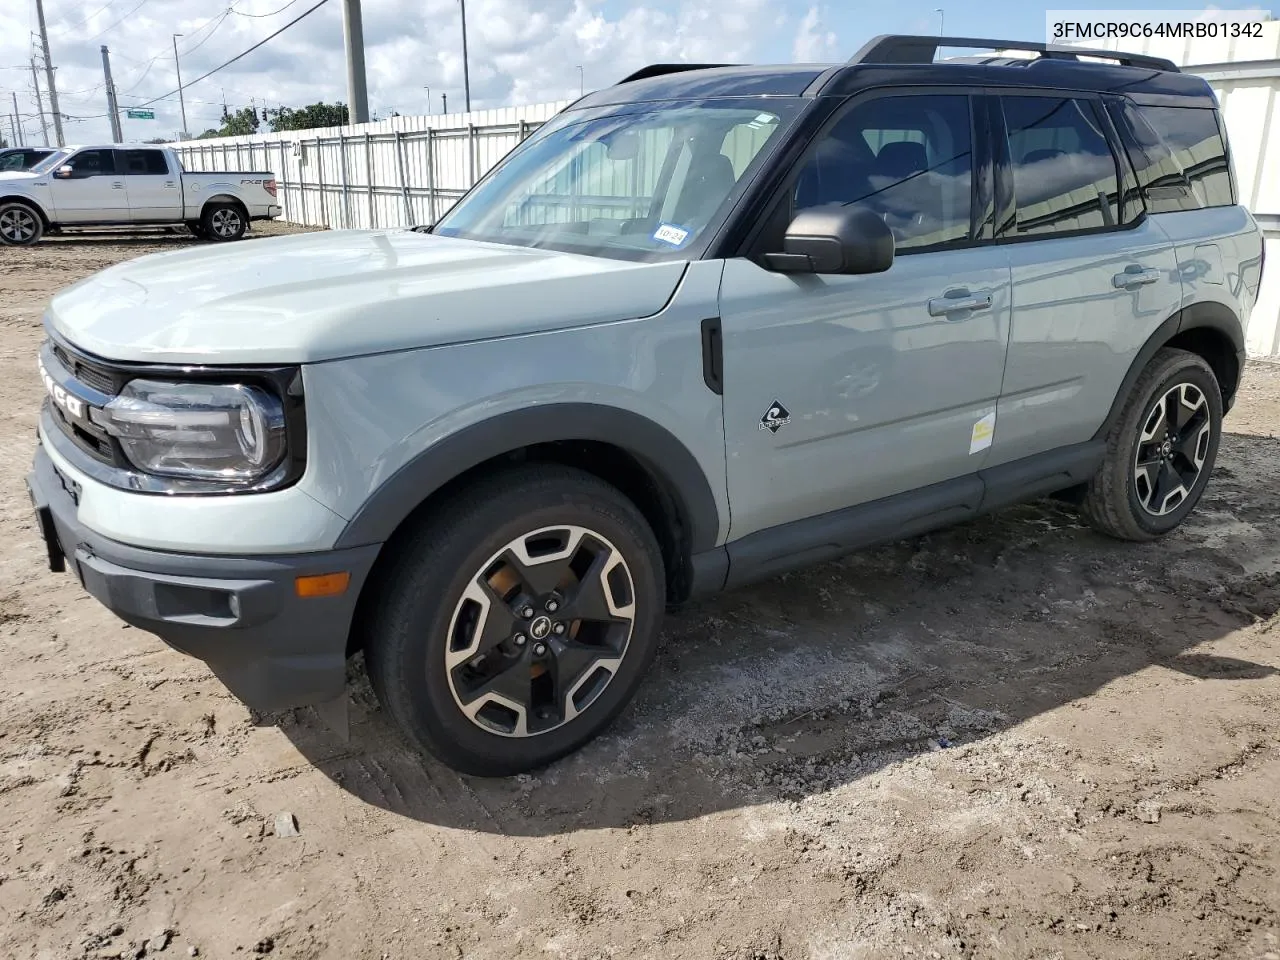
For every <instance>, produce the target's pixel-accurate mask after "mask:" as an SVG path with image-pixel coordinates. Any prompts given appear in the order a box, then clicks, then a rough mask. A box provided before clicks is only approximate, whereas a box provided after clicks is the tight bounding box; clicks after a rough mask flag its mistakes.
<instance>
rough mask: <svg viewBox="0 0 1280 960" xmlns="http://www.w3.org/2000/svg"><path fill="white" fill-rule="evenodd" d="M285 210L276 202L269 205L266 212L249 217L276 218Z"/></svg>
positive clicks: (252, 218)
mask: <svg viewBox="0 0 1280 960" xmlns="http://www.w3.org/2000/svg"><path fill="white" fill-rule="evenodd" d="M283 212H284V211H283V210H282V209H281V208H280V207H278V206H276V205H275V204H272V205H271V206H269V207H267V212H266V213H262V214H259V215H258V216H256V217H250V218H249V219H250V220H274V219H275V218H276V217H278V216H280V214H282V213H283Z"/></svg>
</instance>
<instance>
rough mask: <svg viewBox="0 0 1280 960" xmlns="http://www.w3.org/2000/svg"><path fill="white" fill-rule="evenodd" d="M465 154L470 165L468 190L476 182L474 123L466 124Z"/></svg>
mask: <svg viewBox="0 0 1280 960" xmlns="http://www.w3.org/2000/svg"><path fill="white" fill-rule="evenodd" d="M467 153H468V155H469V159H470V163H471V182H470V183H468V184H467V188H468V189H470V188H471V187H473V186H475V182H476V125H475V124H474V123H469V124H467Z"/></svg>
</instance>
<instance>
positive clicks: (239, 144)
mask: <svg viewBox="0 0 1280 960" xmlns="http://www.w3.org/2000/svg"><path fill="white" fill-rule="evenodd" d="M563 107H564V103H541V104H534V105H532V106H526V107H510V108H507V109H502V110H483V111H477V112H472V113H461V114H446V115H440V116H424V117H393V118H391V119H390V120H379V121H377V122H375V123H364V124H358V125H354V126H349V127H327V128H321V129H318V130H305V131H290V132H287V133H268V134H255V135H253V136H248V137H221V138H218V139H210V140H187V141H184V142H182V143H176V144H174V148H175V149H176V150H178V151H179V152H180V153H181V154H182V162H183V164H184V165H185V166H186V167H188V168H189V169H192V170H261V171H264V172H265V171H267V170H270V171H272V172H273V173H274V174H275V177H276V184H277V190H278V191H279V197H280V205H281V206H282V207H283V209H284V214H283V218H284V219H285V220H288V221H290V222H293V223H305V224H310V225H312V226H323V227H334V228H338V229H341V228H351V227H372V228H378V227H403V226H412V225H414V224H418V223H432V222H434V221H435V220H436V219H437V218H438V217H439V216H440V215H441V214H443V213H444V212H445V211H446V210H448V209H449V207H451V206H452V205H453V203H454V201H456V200H457V199H458V198H459V197H460V196H462V194H463V193H465V192H466V191H467V189H468V188H469V187H470V186H471V184H472V183H474V182H475V181H476V180H477V179H478V178H479V177H480V176H482V175H483V174H484V173H485V172H486V171H487V170H488V169H489V168H490V167H492V166H493V165H494V164H495V163H497V162H498V161H499V160H500V159H501V158H502V157H503V156H504V155H505V154H506V153H507V152H508V151H509V150H511V148H512V147H514V146H515V145H516V144H517V143H519V142H520V141H521V140H523V139H524V138H525V137H527V136H528V135H529V134H530V133H532V132H533V131H534V130H536V129H537V128H538V127H539V126H540V125H541V124H542V123H543V122H544V121H546V120H547V119H548V118H549V117H551V116H553V115H554V114H556V113H557V112H559V111H560V110H561V109H562V108H563Z"/></svg>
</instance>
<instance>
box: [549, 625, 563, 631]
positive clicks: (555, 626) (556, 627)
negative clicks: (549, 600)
mask: <svg viewBox="0 0 1280 960" xmlns="http://www.w3.org/2000/svg"><path fill="white" fill-rule="evenodd" d="M551 632H552V633H564V624H563V623H557V624H554V625H552V627H551Z"/></svg>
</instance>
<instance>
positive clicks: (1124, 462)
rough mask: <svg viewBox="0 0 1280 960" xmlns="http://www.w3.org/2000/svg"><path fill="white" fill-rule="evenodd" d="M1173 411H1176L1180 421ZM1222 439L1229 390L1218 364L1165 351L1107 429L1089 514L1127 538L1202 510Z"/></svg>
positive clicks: (1152, 533)
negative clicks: (1224, 386) (1215, 369)
mask: <svg viewBox="0 0 1280 960" xmlns="http://www.w3.org/2000/svg"><path fill="white" fill-rule="evenodd" d="M1170 410H1176V411H1177V414H1176V421H1175V422H1174V423H1173V424H1170V422H1169V419H1168V411H1170ZM1171 428H1172V435H1171V433H1170V431H1171ZM1221 437H1222V389H1221V387H1220V385H1219V384H1218V378H1217V377H1216V376H1215V375H1214V372H1213V369H1212V368H1211V367H1210V366H1209V364H1207V363H1206V362H1205V361H1204V360H1203V359H1202V358H1201V357H1199V356H1197V355H1196V354H1194V353H1188V352H1186V351H1185V350H1174V349H1171V348H1165V349H1162V350H1160V351H1158V352H1157V353H1156V355H1155V356H1154V357H1153V358H1152V359H1151V362H1150V363H1149V364H1148V365H1147V367H1146V369H1145V370H1143V371H1142V374H1141V375H1140V376H1139V377H1138V381H1137V383H1135V384H1134V385H1133V391H1132V392H1131V393H1130V395H1129V399H1128V400H1127V401H1126V403H1125V405H1124V408H1123V409H1122V410H1121V411H1120V416H1119V417H1118V418H1117V420H1116V422H1115V424H1114V425H1113V426H1112V428H1111V430H1110V432H1109V433H1108V434H1107V451H1106V456H1105V458H1104V459H1103V461H1102V465H1101V466H1100V467H1099V468H1098V471H1097V473H1095V474H1094V475H1093V477H1092V478H1091V479H1090V480H1089V483H1088V486H1087V488H1086V491H1085V496H1084V502H1083V504H1082V512H1083V514H1084V516H1085V518H1086V519H1087V520H1088V521H1089V523H1090V524H1092V525H1093V526H1094V527H1095V528H1096V529H1097V530H1099V531H1101V532H1102V533H1105V534H1108V535H1109V536H1112V537H1116V538H1118V539H1120V540H1136V541H1146V540H1155V539H1156V538H1158V537H1162V536H1164V535H1165V534H1166V533H1168V532H1169V531H1171V530H1173V529H1174V528H1176V527H1177V526H1178V525H1179V524H1180V523H1182V521H1183V520H1185V519H1186V518H1187V515H1188V514H1189V513H1191V511H1192V510H1194V509H1195V506H1196V503H1197V502H1199V500H1200V496H1201V494H1202V493H1204V488H1205V485H1206V484H1207V483H1208V482H1209V476H1210V474H1212V472H1213V465H1214V462H1215V461H1216V459H1217V456H1218V444H1219V442H1220V440H1221Z"/></svg>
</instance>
